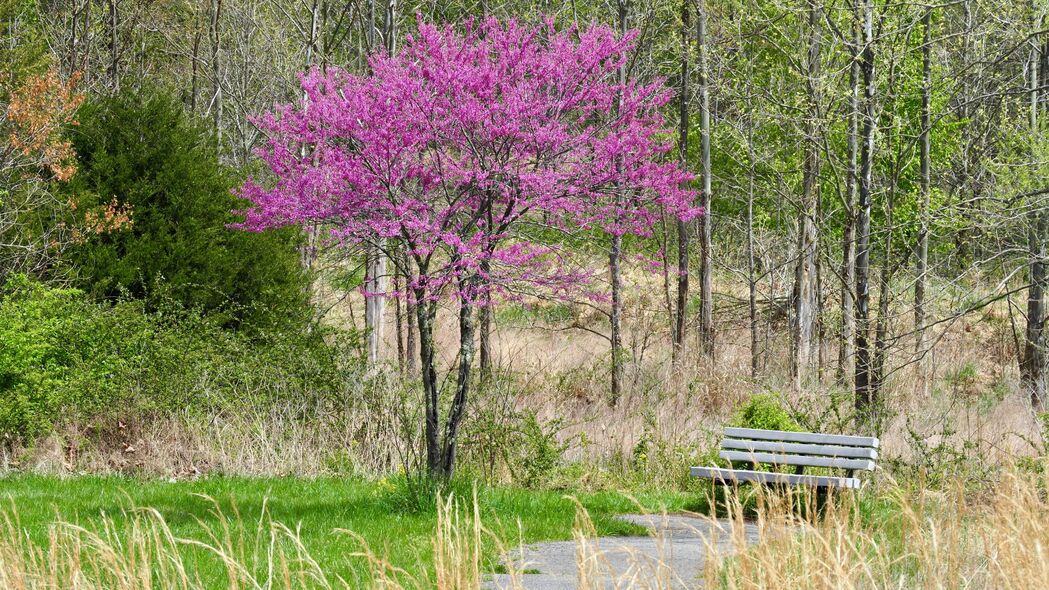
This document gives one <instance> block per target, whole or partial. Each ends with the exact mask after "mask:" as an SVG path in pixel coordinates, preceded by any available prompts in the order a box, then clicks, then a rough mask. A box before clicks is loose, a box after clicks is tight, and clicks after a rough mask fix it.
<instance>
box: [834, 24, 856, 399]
mask: <svg viewBox="0 0 1049 590" xmlns="http://www.w3.org/2000/svg"><path fill="white" fill-rule="evenodd" d="M860 43H861V38H860V23H859V16H858V14H857V11H856V10H855V7H853V15H852V43H851V48H850V50H849V52H850V54H851V58H852V61H851V63H850V66H849V119H848V132H847V135H848V138H847V142H848V159H849V161H848V165H847V169H846V171H845V227H844V228H843V231H842V245H841V334H840V335H839V336H840V337H839V344H838V375H837V381H838V383H839V384H841V385H849V384H850V381H851V380H852V379H851V375H852V360H853V359H852V357H853V354H854V349H853V338H854V333H855V328H856V322H855V314H854V310H853V308H854V305H853V304H854V303H855V298H856V292H855V291H854V290H853V281H854V280H855V275H856V254H855V242H856V208H857V200H858V195H857V185H858V182H857V180H858V179H857V176H858V174H857V166H858V164H857V161H858V154H859V141H858V136H859V118H860V59H859V57H860V56H859V50H860Z"/></svg>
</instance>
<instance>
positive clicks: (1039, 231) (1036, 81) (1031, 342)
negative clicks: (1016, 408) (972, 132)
mask: <svg viewBox="0 0 1049 590" xmlns="http://www.w3.org/2000/svg"><path fill="white" fill-rule="evenodd" d="M1041 50H1042V48H1041V47H1040V46H1039V40H1038V39H1037V38H1034V39H1032V40H1031V61H1030V65H1029V66H1028V76H1029V81H1030V88H1031V93H1030V100H1031V104H1030V109H1031V112H1030V117H1031V145H1032V148H1033V149H1032V152H1034V148H1035V147H1036V146H1037V144H1038V142H1039V139H1040V137H1041V122H1040V120H1039V115H1040V114H1041V109H1042V107H1041V104H1040V100H1039V99H1040V94H1041V93H1040V91H1039V85H1040V84H1041V71H1040V70H1041V67H1042V55H1041ZM1032 160H1035V153H1032ZM1028 219H1029V222H1028V230H1027V232H1028V234H1027V241H1028V250H1029V252H1028V256H1029V258H1030V262H1029V267H1028V277H1027V278H1028V282H1029V284H1030V286H1029V287H1028V289H1027V328H1026V330H1025V331H1024V351H1023V358H1022V359H1021V362H1020V382H1021V384H1022V386H1023V388H1024V391H1025V392H1026V393H1027V394H1028V396H1029V397H1030V399H1031V406H1032V407H1033V408H1034V409H1035V411H1036V412H1044V411H1045V410H1046V403H1047V401H1049V400H1047V388H1049V384H1047V381H1049V379H1047V375H1046V337H1045V323H1046V310H1045V292H1046V287H1047V286H1049V280H1047V272H1046V264H1047V260H1049V259H1047V258H1046V256H1047V254H1049V253H1047V251H1046V250H1047V248H1046V241H1047V240H1049V235H1047V232H1049V224H1047V223H1046V216H1045V212H1044V211H1042V210H1040V208H1037V207H1036V208H1035V209H1034V210H1032V211H1031V213H1030V214H1029V215H1028Z"/></svg>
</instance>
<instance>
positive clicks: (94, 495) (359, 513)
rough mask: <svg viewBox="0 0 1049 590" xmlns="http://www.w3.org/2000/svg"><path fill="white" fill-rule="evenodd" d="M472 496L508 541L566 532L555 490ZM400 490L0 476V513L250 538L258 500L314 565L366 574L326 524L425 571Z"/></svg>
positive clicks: (607, 518) (650, 504) (41, 537)
mask: <svg viewBox="0 0 1049 590" xmlns="http://www.w3.org/2000/svg"><path fill="white" fill-rule="evenodd" d="M454 489H457V490H460V492H459V493H460V495H464V496H466V497H465V498H463V499H464V500H465V502H464V504H465V505H466V506H464V508H465V507H467V506H468V505H469V502H470V499H469V496H470V494H471V491H472V489H473V486H472V485H470V484H469V483H467V484H459V485H456V486H454ZM477 494H478V505H479V508H480V513H481V516H482V521H483V522H484V524H485V526H486V527H488V528H489V529H490V530H492V531H493V532H495V533H497V534H498V535H499V536H500V537H501V538H502V539H503V541H504V542H505V543H506V544H507V545H508V546H513V545H516V544H517V543H518V542H519V541H523V542H534V541H541V540H555V539H570V538H571V537H572V525H573V522H574V519H575V514H576V508H575V504H574V503H573V502H572V500H571V499H570V498H567V497H565V496H566V494H565V493H563V492H555V491H529V490H522V489H516V488H508V487H489V486H481V487H479V488H478V491H477ZM403 497H404V491H403V487H402V486H400V485H398V484H397V483H390V482H388V481H386V480H380V481H365V480H347V479H294V478H283V479H280V478H278V479H245V478H219V477H213V478H206V479H201V480H197V481H180V482H177V483H171V482H167V481H164V480H147V479H135V478H126V477H97V476H85V477H76V478H71V479H58V478H50V477H39V476H14V477H8V478H0V502H2V504H0V511H3V512H9V513H10V512H11V511H12V508H13V511H14V513H15V514H16V515H17V520H18V524H19V527H20V528H21V529H23V530H24V531H25V533H24V534H27V535H28V537H29V538H30V539H31V540H32V541H33V542H34V543H37V544H39V545H44V544H46V542H47V538H48V531H49V528H50V526H51V525H52V523H54V522H56V520H65V521H69V522H74V523H77V524H79V525H82V526H84V527H85V528H88V529H91V530H95V529H97V528H98V527H99V525H100V524H101V520H102V518H103V517H104V516H108V517H110V518H113V519H114V520H115V521H116V522H117V524H118V525H119V524H120V523H121V522H122V521H123V520H125V519H126V515H124V513H123V512H124V511H125V510H127V509H131V508H146V507H150V508H154V509H156V510H157V511H158V512H159V513H160V514H161V515H162V516H163V518H164V519H165V521H166V522H167V523H168V525H169V526H170V528H171V530H172V532H173V533H174V535H175V536H176V537H179V538H187V539H196V540H200V541H208V540H209V539H208V528H209V527H210V528H212V530H216V527H217V525H219V524H221V520H220V518H222V517H221V516H220V514H221V515H224V516H225V517H227V518H229V519H230V520H231V521H232V526H233V528H234V532H235V534H236V532H237V531H238V530H240V531H242V532H243V534H244V536H245V537H246V538H248V539H252V538H253V537H254V535H255V534H256V530H257V529H258V528H259V524H258V523H259V520H260V515H261V514H262V511H263V503H264V502H265V510H266V512H267V513H268V518H269V519H272V520H273V521H275V522H280V523H283V524H285V525H287V526H288V527H290V528H291V529H293V530H294V529H298V531H299V533H300V535H301V538H302V541H303V543H304V544H305V546H306V548H307V549H308V551H309V553H310V555H311V556H312V557H313V558H314V559H316V560H317V561H318V562H319V563H320V564H321V565H322V567H323V568H324V570H325V571H326V572H328V573H329V574H334V575H339V576H342V577H344V578H346V579H360V576H362V575H366V573H365V571H364V565H363V561H362V560H361V559H360V558H353V557H350V554H351V553H353V552H355V551H359V550H360V549H361V545H360V543H359V542H358V541H357V540H355V539H354V538H353V536H351V535H347V534H344V533H338V532H336V529H346V530H350V531H353V532H354V533H356V534H357V535H359V536H360V538H361V539H363V541H364V542H365V543H367V545H368V547H369V548H370V549H371V550H372V551H374V552H376V553H379V554H381V555H386V556H387V558H388V559H389V560H390V562H391V563H392V564H394V565H396V566H400V567H403V568H405V569H406V570H408V571H409V572H413V573H419V572H426V571H428V570H430V569H431V568H432V560H433V558H432V554H431V551H432V549H431V535H432V534H433V532H434V530H435V526H436V521H437V513H436V509H435V508H433V509H431V508H429V507H424V508H423V509H415V510H413V509H411V508H410V507H409V506H410V503H407V502H405V501H404V500H403ZM575 497H576V498H578V500H579V501H580V502H581V503H582V505H583V506H584V507H585V508H586V509H587V511H588V512H589V514H590V517H591V518H592V520H593V522H594V525H595V527H596V529H597V532H598V533H599V534H601V535H623V534H638V533H641V532H642V531H641V530H640V529H639V528H638V527H637V526H635V525H631V524H629V523H626V522H623V521H620V520H618V519H615V518H614V515H615V514H619V513H625V512H634V511H637V510H638V505H637V504H635V503H634V501H633V500H632V499H631V498H629V497H628V496H626V495H623V494H619V493H613V492H599V493H585V494H578V495H575ZM636 500H637V502H638V503H640V505H641V506H642V507H643V508H644V509H645V510H647V511H661V510H668V511H674V510H681V509H684V508H689V507H692V505H691V504H690V502H691V501H694V500H695V499H694V498H691V497H689V496H687V495H684V494H673V493H671V494H662V493H648V494H642V495H640V496H638V497H636ZM216 504H217V507H218V508H219V509H220V510H219V513H218V514H217V513H216V511H215V508H216ZM237 516H239V518H238V517H237ZM249 544H250V543H249ZM489 545H490V547H489V548H488V553H489V555H486V559H487V561H488V568H489V570H490V571H494V570H495V569H496V567H497V564H496V563H495V561H494V560H493V557H494V555H492V554H494V552H495V551H494V544H489ZM191 560H195V561H194V563H195V564H196V567H197V569H198V570H199V571H200V573H201V575H202V577H203V578H204V579H206V580H209V581H210V580H215V582H214V587H216V588H218V587H224V586H223V581H224V580H225V578H224V573H223V570H222V567H221V565H220V564H219V563H217V562H216V561H215V560H214V559H209V557H208V556H200V555H198V556H197V557H195V558H193V557H191Z"/></svg>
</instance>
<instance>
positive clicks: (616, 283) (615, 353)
mask: <svg viewBox="0 0 1049 590" xmlns="http://www.w3.org/2000/svg"><path fill="white" fill-rule="evenodd" d="M627 1H628V0H618V2H617V5H618V9H619V10H618V12H619V34H620V36H621V37H622V36H623V35H626V32H627ZM626 77H627V76H626V64H623V65H622V66H620V68H619V83H620V84H626ZM621 100H622V96H620V97H619V98H618V99H617V102H616V116H618V114H619V101H621ZM617 165H619V164H617ZM615 198H616V200H617V201H620V200H622V199H623V194H622V189H621V188H618V187H617V188H616V194H615ZM622 253H623V236H622V234H621V233H620V232H619V231H615V232H613V233H612V245H611V248H609V252H608V272H609V278H610V282H611V287H612V311H611V314H610V315H609V321H610V323H611V340H612V342H611V344H612V351H611V354H612V391H611V399H610V400H609V401H610V403H611V405H613V406H615V405H616V404H617V403H619V398H620V397H621V396H622V393H623V391H622V390H623V356H624V351H623V335H622V333H621V332H622V326H621V324H622V315H623V277H622V268H621V263H620V258H621V256H622Z"/></svg>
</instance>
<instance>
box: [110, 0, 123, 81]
mask: <svg viewBox="0 0 1049 590" xmlns="http://www.w3.org/2000/svg"><path fill="white" fill-rule="evenodd" d="M117 19H118V15H117V0H109V84H110V86H111V87H112V89H113V93H114V94H116V93H117V92H120V45H119V44H118V43H117V31H118V26H119V23H118V20H117Z"/></svg>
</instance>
